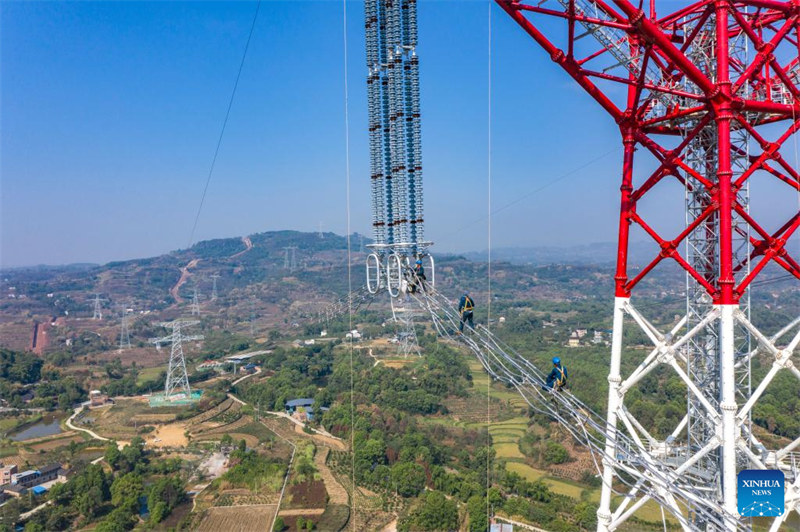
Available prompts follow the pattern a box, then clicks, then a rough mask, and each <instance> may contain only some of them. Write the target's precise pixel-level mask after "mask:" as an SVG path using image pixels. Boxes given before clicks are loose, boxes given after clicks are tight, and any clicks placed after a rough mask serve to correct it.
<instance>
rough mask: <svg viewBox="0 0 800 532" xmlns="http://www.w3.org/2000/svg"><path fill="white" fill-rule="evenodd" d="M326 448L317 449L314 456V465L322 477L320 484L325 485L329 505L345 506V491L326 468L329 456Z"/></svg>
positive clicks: (328, 450)
mask: <svg viewBox="0 0 800 532" xmlns="http://www.w3.org/2000/svg"><path fill="white" fill-rule="evenodd" d="M330 451H331V450H330V449H329V448H328V447H322V448H320V449H317V454H315V455H314V465H316V466H317V469H318V470H319V476H321V477H322V482H324V483H325V489H326V490H327V491H328V497H329V501H328V502H330V504H347V500H348V499H347V490H345V489H344V487H343V486H342V485H341V484H339V481H337V480H336V477H334V476H333V473H332V472H331V470H330V469H329V468H328V464H327V461H328V455H329V454H330Z"/></svg>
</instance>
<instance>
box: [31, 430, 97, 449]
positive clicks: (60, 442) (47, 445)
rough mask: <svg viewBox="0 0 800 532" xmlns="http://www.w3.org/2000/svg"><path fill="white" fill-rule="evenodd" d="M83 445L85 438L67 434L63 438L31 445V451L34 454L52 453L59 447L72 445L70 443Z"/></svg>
mask: <svg viewBox="0 0 800 532" xmlns="http://www.w3.org/2000/svg"><path fill="white" fill-rule="evenodd" d="M73 441H74V442H75V443H81V442H82V441H84V438H83V436H81V435H79V434H75V433H71V434H67V435H66V436H65V437H61V438H52V439H49V440H46V441H41V442H39V443H35V444H33V445H31V446H30V447H31V449H33V451H34V452H37V453H38V452H45V451H52V450H53V449H58V448H59V447H66V446H67V445H69V444H70V442H73Z"/></svg>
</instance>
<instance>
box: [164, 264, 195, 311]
mask: <svg viewBox="0 0 800 532" xmlns="http://www.w3.org/2000/svg"><path fill="white" fill-rule="evenodd" d="M198 262H200V259H192V260H191V261H189V264H187V265H186V266H184V267H183V268H181V278H180V279H178V282H177V283H176V284H175V286H173V287H172V288H170V289H169V294H170V295H171V296H172V299H174V300H175V302H176V303H183V298H182V297H181V296H180V295H179V294H178V291H179V290H180V289H181V286H183V284H184V283H185V282H186V280H187V279H188V278H189V276H190V275H191V273H189V270H190V269H191V268H194V267H195V266H197V263H198Z"/></svg>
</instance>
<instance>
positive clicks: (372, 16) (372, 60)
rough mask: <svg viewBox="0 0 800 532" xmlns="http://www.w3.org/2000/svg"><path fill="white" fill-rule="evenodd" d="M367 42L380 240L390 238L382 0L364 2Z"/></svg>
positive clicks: (372, 184) (372, 163) (372, 179)
mask: <svg viewBox="0 0 800 532" xmlns="http://www.w3.org/2000/svg"><path fill="white" fill-rule="evenodd" d="M364 20H365V27H366V45H367V69H368V70H367V71H368V74H367V106H368V124H369V155H370V157H369V159H370V189H371V197H372V227H373V231H372V232H373V237H374V239H375V243H376V244H384V243H385V242H386V214H385V204H386V200H385V197H384V183H383V178H384V174H383V124H382V123H381V76H380V71H381V64H380V61H379V59H380V48H381V46H380V32H379V31H378V30H379V21H378V1H377V0H366V2H364Z"/></svg>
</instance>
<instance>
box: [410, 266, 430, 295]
mask: <svg viewBox="0 0 800 532" xmlns="http://www.w3.org/2000/svg"><path fill="white" fill-rule="evenodd" d="M413 273H414V290H413V291H415V290H416V289H417V288H419V289H420V290H421V291H423V292H424V291H425V281H427V280H428V279H427V278H426V277H425V267H424V266H423V265H422V260H420V259H417V261H416V262H415V263H414V271H413Z"/></svg>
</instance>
